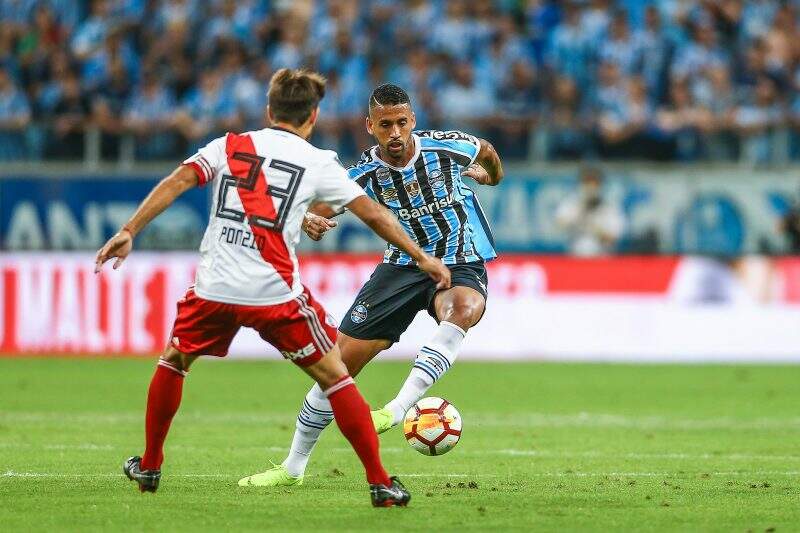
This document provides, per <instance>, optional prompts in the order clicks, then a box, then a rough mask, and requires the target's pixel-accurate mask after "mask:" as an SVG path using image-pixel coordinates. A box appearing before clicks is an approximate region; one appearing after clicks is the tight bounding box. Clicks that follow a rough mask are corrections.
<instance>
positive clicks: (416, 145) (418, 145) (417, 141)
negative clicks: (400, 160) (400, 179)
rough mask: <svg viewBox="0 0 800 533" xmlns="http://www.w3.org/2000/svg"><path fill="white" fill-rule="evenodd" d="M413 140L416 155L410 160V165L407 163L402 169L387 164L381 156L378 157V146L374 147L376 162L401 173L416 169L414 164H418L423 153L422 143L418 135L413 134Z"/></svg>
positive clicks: (373, 155) (373, 154)
mask: <svg viewBox="0 0 800 533" xmlns="http://www.w3.org/2000/svg"><path fill="white" fill-rule="evenodd" d="M411 138H412V139H414V155H413V156H412V157H411V159H409V160H408V163H406V166H404V167H402V168H401V167H396V166H394V165H390V164H389V163H387V162H386V161H384V160H383V159H381V158H380V156H379V155H378V146H377V145H376V146H373V147H372V158H373V159H374V160H375V161H377V162H378V163H380V164H381V165H383V166H385V167H389V168H391V169H392V170H397V171H399V172H402V171H404V170H408V169H410V168H413V167H414V163H416V162H417V159H418V158H419V154H420V152H421V145H422V143H420V139H419V136H418V135H417V134H416V133H412V134H411Z"/></svg>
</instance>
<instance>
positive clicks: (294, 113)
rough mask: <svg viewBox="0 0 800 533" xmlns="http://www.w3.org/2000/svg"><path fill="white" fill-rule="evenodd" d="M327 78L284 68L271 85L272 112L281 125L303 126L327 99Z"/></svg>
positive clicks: (277, 73) (270, 104)
mask: <svg viewBox="0 0 800 533" xmlns="http://www.w3.org/2000/svg"><path fill="white" fill-rule="evenodd" d="M325 83H326V80H325V78H324V77H323V76H322V75H320V74H317V73H316V72H311V71H309V70H305V69H296V70H295V69H288V68H282V69H280V70H279V71H277V72H276V73H275V74H273V76H272V79H271V80H270V81H269V92H268V93H267V97H268V98H269V109H270V111H272V116H273V117H274V118H275V120H278V121H280V122H288V123H289V124H291V125H293V126H302V125H303V124H305V122H306V121H307V120H308V117H310V116H311V113H312V112H313V111H314V109H316V108H317V106H318V105H319V101H320V100H322V99H323V98H324V97H325Z"/></svg>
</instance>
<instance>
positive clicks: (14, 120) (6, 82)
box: [0, 69, 31, 161]
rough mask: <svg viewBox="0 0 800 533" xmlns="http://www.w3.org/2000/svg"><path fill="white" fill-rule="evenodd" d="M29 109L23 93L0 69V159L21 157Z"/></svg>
mask: <svg viewBox="0 0 800 533" xmlns="http://www.w3.org/2000/svg"><path fill="white" fill-rule="evenodd" d="M30 120H31V110H30V106H29V105H28V101H27V99H26V98H25V94H24V93H23V92H22V91H20V90H19V88H18V87H16V85H15V84H14V82H13V80H12V79H11V77H10V76H9V75H8V72H7V71H6V70H5V69H0V160H2V161H13V160H18V159H23V158H24V157H25V155H26V153H25V128H26V127H27V125H28V123H29V122H30Z"/></svg>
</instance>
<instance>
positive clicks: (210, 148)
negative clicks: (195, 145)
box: [183, 136, 227, 187]
mask: <svg viewBox="0 0 800 533" xmlns="http://www.w3.org/2000/svg"><path fill="white" fill-rule="evenodd" d="M226 138H227V136H225V137H219V138H217V139H214V140H213V141H211V142H210V143H208V144H207V145H205V146H204V147H202V148H200V150H198V151H197V153H196V154H194V155H193V156H192V157H190V158H188V159H186V160H185V161H184V162H183V164H184V165H188V166H190V167H192V168H193V169H194V171H195V172H196V173H197V179H198V184H199V185H200V186H201V187H202V186H203V185H205V184H207V183H208V182H209V181H211V180H213V179H214V176H215V175H216V174H217V170H219V168H220V167H222V166H223V165H224V163H225V160H226V155H225V144H226Z"/></svg>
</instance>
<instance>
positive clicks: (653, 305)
mask: <svg viewBox="0 0 800 533" xmlns="http://www.w3.org/2000/svg"><path fill="white" fill-rule="evenodd" d="M93 259H94V258H93V256H92V255H90V254H83V253H75V254H69V253H68V254H63V253H59V254H53V253H27V254H7V255H4V256H3V257H2V258H0V304H1V305H0V352H2V353H4V354H12V355H13V354H29V353H41V354H150V353H155V352H158V351H160V350H161V349H162V348H163V346H164V344H165V341H166V339H167V337H168V333H169V330H170V328H171V324H172V320H173V317H174V313H175V302H176V301H177V300H178V298H180V297H181V295H182V294H183V293H184V292H185V291H186V289H187V287H189V286H190V285H191V284H192V280H193V276H194V269H195V265H196V261H197V255H196V254H193V253H176V254H172V253H167V254H157V253H139V254H134V255H132V256H131V258H130V259H129V260H128V261H126V262H125V263H124V264H123V266H122V267H121V268H120V269H119V270H112V269H111V268H110V264H109V265H106V268H105V269H104V271H103V272H102V273H101V274H99V275H95V274H94V262H93ZM379 260H380V258H379V257H376V256H373V255H318V256H307V257H303V258H301V260H300V264H301V269H302V274H301V275H302V279H303V281H304V283H305V284H306V285H307V286H308V287H309V288H310V289H311V291H312V292H313V293H314V294H315V295H316V296H317V298H318V299H319V300H320V301H322V302H323V304H324V305H325V306H326V307H327V308H328V309H329V311H330V312H331V313H332V314H333V315H334V316H335V317H338V318H340V317H341V316H342V314H343V313H345V312H346V311H347V309H348V307H349V304H350V303H351V302H352V298H353V297H354V295H355V294H356V292H357V291H358V289H359V288H360V286H361V285H362V284H363V283H364V281H366V279H367V278H368V277H369V275H370V274H371V273H372V270H373V269H374V267H375V265H376V263H377V262H378V261H379ZM488 269H489V303H488V309H487V313H486V316H485V317H484V321H483V323H482V324H480V325H479V326H478V327H476V328H475V329H474V332H471V333H470V339H471V340H470V343H467V346H468V347H467V348H465V350H466V356H467V357H469V356H475V357H484V358H485V357H499V358H521V357H549V358H560V357H562V356H563V357H584V356H585V357H593V354H594V355H597V356H598V357H609V358H614V356H615V355H616V354H618V353H619V354H621V355H622V356H624V357H622V358H625V359H628V358H633V357H636V356H637V354H638V353H641V354H642V357H645V358H646V357H647V354H648V353H652V354H656V355H658V357H662V356H668V355H669V354H670V353H671V352H675V353H676V357H680V356H681V354H688V355H687V356H689V355H692V354H695V355H696V356H697V357H704V356H705V355H713V354H714V353H717V352H718V353H719V354H721V356H724V355H725V354H727V353H731V354H733V353H734V352H736V354H739V355H736V357H740V356H745V355H747V354H746V353H744V351H743V350H747V351H748V352H752V351H753V350H756V351H757V352H758V353H752V354H750V355H752V356H759V354H760V353H762V352H763V353H765V354H766V355H767V356H769V355H770V354H781V355H780V357H784V356H785V355H786V354H789V355H791V354H794V353H795V346H800V342H798V341H800V338H799V339H795V337H796V336H797V335H795V334H793V333H792V334H779V333H778V330H777V329H775V328H778V325H779V324H784V326H788V325H790V324H792V323H794V324H795V326H794V327H793V328H791V329H793V330H800V328H797V327H796V324H797V322H795V321H796V320H797V319H800V311H798V310H799V309H800V306H797V305H796V304H798V303H800V260H799V259H778V260H770V259H765V258H760V257H751V258H743V259H738V260H735V261H717V260H712V259H704V258H677V257H617V258H601V259H577V258H570V257H536V256H509V257H504V258H502V259H500V260H498V261H494V262H492V263H490V264H489V265H488ZM698 313H700V314H701V315H702V316H703V317H705V318H704V320H706V325H707V326H708V328H711V329H706V333H707V335H709V336H710V335H713V334H714V331H713V328H714V327H719V328H721V329H720V333H719V334H720V335H723V332H724V330H725V328H736V327H746V328H748V329H749V331H750V332H752V335H753V336H757V337H763V338H764V341H763V342H760V343H759V342H756V341H757V339H754V341H753V343H752V344H751V345H746V346H743V345H742V344H741V342H739V344H738V347H737V346H734V345H733V344H732V343H730V342H727V341H726V340H725V339H724V338H722V337H720V339H719V342H714V341H715V339H713V338H711V339H710V338H708V336H706V335H703V336H701V337H699V336H698V335H700V333H701V332H700V331H699V330H698V332H692V331H694V330H693V328H692V326H691V322H686V323H684V321H685V320H690V319H691V318H692V317H696V316H700V315H697V314H698ZM556 317H558V330H559V331H562V330H563V338H562V336H561V335H562V333H560V332H554V331H553V327H551V326H547V327H546V326H545V324H551V325H552V324H553V322H552V321H554V320H556ZM612 317H613V318H612ZM523 319H524V320H529V321H530V322H527V323H526V322H520V321H521V320H523ZM645 319H646V320H647V328H651V329H652V335H653V336H652V338H651V339H648V338H647V337H646V335H645V333H646V332H647V331H648V330H647V328H644V329H643V328H642V327H638V328H630V329H624V327H627V326H626V324H628V323H630V324H640V325H641V323H642V320H645ZM611 320H613V322H610V321H611ZM762 320H763V321H765V323H764V324H761V321H762ZM776 320H777V322H775V321H776ZM604 321H609V323H608V324H606V325H605V326H603V324H604ZM742 321H746V326H745V325H744V324H745V322H742ZM766 321H772V322H770V323H771V324H774V326H769V325H768V324H767V323H766ZM417 322H420V326H419V327H417V325H416V324H417ZM513 323H516V324H517V326H514V327H512V326H511V325H512V324H513ZM432 324H433V322H432V321H431V320H429V319H422V318H418V319H417V321H416V322H415V326H412V330H411V331H410V332H409V334H407V335H405V336H404V337H403V339H402V340H401V342H400V343H399V345H398V346H397V347H396V348H395V353H401V352H402V353H403V354H406V352H408V353H412V354H413V352H414V351H415V349H416V347H418V345H421V344H422V341H424V338H423V337H424V335H426V332H427V331H428V329H430V327H431V326H432ZM520 324H522V325H523V326H522V327H520ZM527 324H530V325H529V326H527ZM762 326H763V327H762ZM781 327H783V326H781ZM414 328H416V329H414ZM426 328H427V329H426ZM504 328H506V329H508V332H506V333H505V334H503V335H501V332H503V331H505V329H504ZM620 328H623V330H620ZM764 328H767V329H764ZM521 330H522V331H521ZM604 330H609V331H612V330H614V331H617V333H616V334H615V336H613V337H612V335H611V334H610V333H609V334H608V337H609V338H608V339H604V338H602V335H603V331H604ZM621 331H622V332H621ZM590 332H591V333H590ZM620 332H621V333H620ZM625 332H627V333H625ZM597 335H600V336H601V338H598V337H597ZM643 335H644V336H643ZM781 335H782V336H781ZM671 336H673V337H674V340H672V341H665V339H669V338H670V337H671ZM620 337H621V338H620ZM242 338H243V339H244V340H242V341H241V342H238V339H237V342H238V344H237V343H235V344H234V347H233V349H232V353H233V354H240V355H257V354H263V353H272V352H271V351H270V352H267V350H265V349H264V348H263V346H261V345H260V344H258V342H257V340H254V339H250V338H249V337H247V335H246V334H243V335H242ZM248 339H249V340H248ZM665 342H667V344H664V343H665ZM669 343H674V345H671V344H669ZM737 350H739V351H737ZM625 354H629V355H625ZM654 356H655V355H654Z"/></svg>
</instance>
